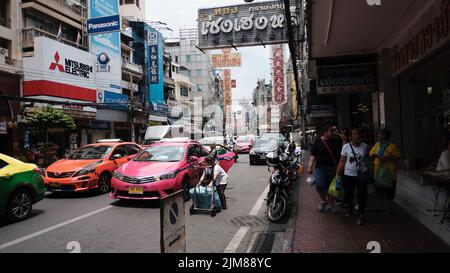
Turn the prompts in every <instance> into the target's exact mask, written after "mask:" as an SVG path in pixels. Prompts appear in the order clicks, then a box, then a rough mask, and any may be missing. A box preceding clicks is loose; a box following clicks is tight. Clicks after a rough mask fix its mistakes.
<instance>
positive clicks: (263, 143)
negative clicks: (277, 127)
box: [253, 139, 278, 151]
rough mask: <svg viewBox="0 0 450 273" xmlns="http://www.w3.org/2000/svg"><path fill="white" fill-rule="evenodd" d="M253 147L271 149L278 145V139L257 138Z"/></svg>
mask: <svg viewBox="0 0 450 273" xmlns="http://www.w3.org/2000/svg"><path fill="white" fill-rule="evenodd" d="M253 147H254V148H256V149H261V150H267V151H273V150H275V149H276V148H277V147H278V141H276V140H275V139H258V140H257V141H256V142H255V145H254V146H253Z"/></svg>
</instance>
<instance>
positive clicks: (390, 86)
mask: <svg viewBox="0 0 450 273" xmlns="http://www.w3.org/2000/svg"><path fill="white" fill-rule="evenodd" d="M378 75H379V92H380V93H383V95H382V96H380V98H381V99H380V109H381V111H382V110H383V108H384V114H383V113H380V116H384V117H385V126H382V127H386V128H388V129H389V130H391V131H392V140H394V141H395V142H396V143H397V145H398V146H399V148H400V149H403V140H402V136H403V135H404V133H403V127H402V126H403V125H402V114H403V113H404V109H402V105H401V104H400V93H399V80H398V79H397V78H392V56H391V50H390V49H383V50H382V51H381V52H380V53H379V60H378Z"/></svg>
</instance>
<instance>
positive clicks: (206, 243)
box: [0, 155, 286, 253]
mask: <svg viewBox="0 0 450 273" xmlns="http://www.w3.org/2000/svg"><path fill="white" fill-rule="evenodd" d="M229 175H230V182H229V185H228V188H227V190H226V195H227V202H228V209H227V210H223V211H222V212H220V213H218V214H217V215H216V217H210V216H209V215H206V214H195V215H189V206H190V204H191V201H189V202H186V203H185V214H186V243H187V252H200V253H221V252H247V251H248V252H258V242H260V241H261V240H262V241H264V240H263V239H264V238H263V237H264V236H263V237H261V236H262V235H264V234H266V233H267V232H268V231H270V229H273V225H272V224H268V223H267V222H268V221H267V217H266V216H265V213H266V208H265V202H264V198H265V194H266V192H265V190H266V189H267V186H268V178H269V173H268V171H267V166H263V165H261V166H250V165H249V161H248V155H240V158H239V161H238V162H237V163H236V164H235V165H234V166H233V167H232V168H231V170H230V172H229ZM159 213H160V210H159V202H154V201H152V202H122V201H116V200H112V199H110V198H109V195H97V194H95V193H81V194H58V195H55V194H51V193H47V195H46V198H45V199H44V200H43V201H41V202H39V203H38V204H36V205H35V206H34V208H33V212H32V214H31V217H30V218H29V219H27V220H25V221H21V222H18V223H8V222H7V221H6V220H4V219H1V220H0V252H46V253H47V252H51V253H53V252H56V253H67V252H71V248H70V247H69V246H68V244H69V242H72V241H75V242H77V243H79V245H80V251H81V252H83V253H84V252H86V253H99V252H114V253H117V252H118V253H125V252H132V253H134V252H160V218H159V217H160V215H159ZM285 227H286V223H284V224H280V225H279V228H278V229H276V230H277V232H278V231H279V234H281V233H280V232H281V231H282V230H283V228H285ZM280 238H281V237H280ZM266 241H267V240H266ZM264 242H265V241H264ZM264 244H265V247H266V248H267V249H266V251H270V248H271V246H272V245H275V243H274V242H273V240H272V242H271V243H270V244H269V247H268V244H267V242H265V243H264ZM259 249H261V248H260V247H259Z"/></svg>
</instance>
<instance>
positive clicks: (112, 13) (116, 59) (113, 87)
mask: <svg viewBox="0 0 450 273" xmlns="http://www.w3.org/2000/svg"><path fill="white" fill-rule="evenodd" d="M88 10H89V19H88V25H87V27H88V31H89V22H92V23H97V25H96V27H97V28H96V27H94V25H93V26H92V29H94V28H96V29H95V30H94V31H97V30H98V29H108V28H109V27H108V26H107V25H106V24H107V22H110V23H111V25H112V22H113V21H114V22H118V26H117V31H115V32H108V33H103V32H102V33H98V32H100V31H98V32H92V33H91V36H90V37H89V42H90V45H89V49H90V52H91V53H93V54H94V56H96V65H95V72H96V79H97V84H96V89H97V90H102V91H113V92H116V93H121V92H122V57H121V47H120V28H121V24H120V16H119V0H89V9H88ZM107 18H109V19H108V20H109V21H108V20H107ZM99 20H100V21H99ZM101 20H104V21H103V23H102V21H101ZM102 24H105V25H102ZM114 24H115V23H114Z"/></svg>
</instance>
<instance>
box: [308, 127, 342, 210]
mask: <svg viewBox="0 0 450 273" xmlns="http://www.w3.org/2000/svg"><path fill="white" fill-rule="evenodd" d="M341 149H342V142H341V141H340V140H339V139H338V138H336V137H334V135H333V125H332V124H328V123H327V124H325V125H324V126H323V128H322V130H321V134H320V137H317V138H316V140H315V141H314V143H313V145H312V148H311V156H310V158H309V164H308V173H309V174H312V173H313V170H314V178H315V180H316V190H317V192H318V193H319V196H320V198H321V202H320V204H319V211H324V210H325V209H326V208H327V209H329V210H330V211H332V212H335V211H336V207H335V204H334V200H333V198H332V197H331V196H329V195H328V188H329V187H330V184H331V182H332V181H333V179H334V176H335V175H336V167H337V164H338V161H339V158H340V155H341ZM327 205H328V206H327Z"/></svg>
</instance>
